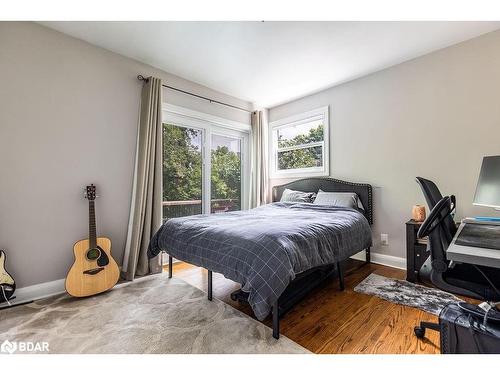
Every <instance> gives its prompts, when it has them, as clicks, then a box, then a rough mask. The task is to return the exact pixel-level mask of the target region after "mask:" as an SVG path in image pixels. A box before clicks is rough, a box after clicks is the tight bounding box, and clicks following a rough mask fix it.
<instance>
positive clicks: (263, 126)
mask: <svg viewBox="0 0 500 375" xmlns="http://www.w3.org/2000/svg"><path fill="white" fill-rule="evenodd" d="M251 124H252V130H251V135H252V140H251V141H252V142H251V143H252V147H251V154H250V155H251V166H252V167H251V169H252V173H251V187H250V208H253V207H257V206H260V205H262V204H266V203H267V201H268V184H269V173H268V165H269V164H268V150H269V149H268V139H267V138H268V126H267V111H254V112H252V121H251Z"/></svg>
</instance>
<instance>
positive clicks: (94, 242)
mask: <svg viewBox="0 0 500 375" xmlns="http://www.w3.org/2000/svg"><path fill="white" fill-rule="evenodd" d="M85 197H86V198H87V199H88V201H89V238H88V239H85V240H80V241H78V242H77V243H75V245H74V246H73V252H74V254H75V262H74V263H73V265H72V266H71V269H70V270H69V272H68V276H67V277H66V291H67V292H68V293H69V294H71V295H72V296H74V297H88V296H92V295H95V294H99V293H102V292H105V291H106V290H109V289H111V288H112V287H113V286H115V285H116V283H117V282H118V278H119V277H120V270H119V269H118V265H117V264H116V262H115V260H114V259H113V257H112V256H111V241H110V240H109V238H105V237H97V234H96V233H97V232H96V221H95V199H96V187H95V186H94V185H93V184H92V185H89V186H87V187H86V188H85Z"/></svg>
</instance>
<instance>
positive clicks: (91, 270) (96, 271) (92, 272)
mask: <svg viewBox="0 0 500 375" xmlns="http://www.w3.org/2000/svg"><path fill="white" fill-rule="evenodd" d="M101 271H104V267H99V268H92V269H90V270H86V271H83V274H84V275H97V274H98V273H99V272H101Z"/></svg>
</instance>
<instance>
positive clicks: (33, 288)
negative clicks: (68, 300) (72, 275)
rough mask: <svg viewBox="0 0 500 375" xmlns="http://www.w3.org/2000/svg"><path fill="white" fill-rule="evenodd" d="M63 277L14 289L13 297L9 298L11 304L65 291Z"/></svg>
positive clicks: (3, 304)
mask: <svg viewBox="0 0 500 375" xmlns="http://www.w3.org/2000/svg"><path fill="white" fill-rule="evenodd" d="M64 282H65V279H59V280H54V281H49V282H46V283H41V284H35V285H30V286H27V287H24V288H19V289H16V292H15V293H14V296H15V297H16V298H15V299H13V300H11V301H10V303H11V305H13V306H15V305H19V304H22V303H26V302H30V301H35V300H37V299H40V298H45V297H51V296H54V295H56V294H61V293H64V292H65V291H66V289H65V286H64ZM5 306H8V304H7V303H6V302H4V303H1V304H0V308H2V307H5Z"/></svg>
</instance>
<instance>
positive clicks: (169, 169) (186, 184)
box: [163, 123, 203, 219]
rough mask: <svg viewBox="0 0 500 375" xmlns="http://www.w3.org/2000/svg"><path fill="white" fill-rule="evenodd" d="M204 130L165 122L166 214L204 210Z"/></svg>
mask: <svg viewBox="0 0 500 375" xmlns="http://www.w3.org/2000/svg"><path fill="white" fill-rule="evenodd" d="M202 142H203V131H202V130H201V129H194V128H188V127H184V126H178V125H174V124H169V123H164V124H163V218H164V219H170V218H173V217H181V216H188V215H196V214H201V213H202V212H203V201H202V199H203V152H202V151H203V150H202Z"/></svg>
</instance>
